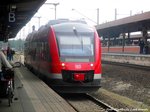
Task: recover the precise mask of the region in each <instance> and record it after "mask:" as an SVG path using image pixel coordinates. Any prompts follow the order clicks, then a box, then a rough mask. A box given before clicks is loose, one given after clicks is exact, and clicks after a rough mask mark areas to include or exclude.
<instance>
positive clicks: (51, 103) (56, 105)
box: [0, 67, 75, 112]
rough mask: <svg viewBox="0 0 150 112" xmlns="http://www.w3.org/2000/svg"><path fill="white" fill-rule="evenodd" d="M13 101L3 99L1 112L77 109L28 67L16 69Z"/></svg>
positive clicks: (47, 111) (61, 111) (53, 111)
mask: <svg viewBox="0 0 150 112" xmlns="http://www.w3.org/2000/svg"><path fill="white" fill-rule="evenodd" d="M15 72H16V73H15V91H14V98H13V103H12V105H11V106H10V107H9V106H8V100H6V99H2V102H1V103H0V112H75V110H74V109H73V108H72V107H71V106H70V105H69V104H68V103H67V102H66V101H65V100H64V99H63V98H61V97H60V96H59V95H58V94H57V93H56V92H54V91H53V90H52V89H51V88H49V87H48V86H47V85H46V84H45V83H44V82H42V81H41V80H40V79H38V78H37V77H36V76H34V75H33V74H32V73H31V72H30V71H29V70H28V69H27V68H25V67H21V68H16V69H15Z"/></svg>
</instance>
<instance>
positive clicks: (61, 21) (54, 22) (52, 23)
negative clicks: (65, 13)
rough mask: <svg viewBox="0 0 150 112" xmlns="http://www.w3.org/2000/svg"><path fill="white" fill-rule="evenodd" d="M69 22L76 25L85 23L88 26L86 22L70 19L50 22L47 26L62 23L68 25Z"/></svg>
mask: <svg viewBox="0 0 150 112" xmlns="http://www.w3.org/2000/svg"><path fill="white" fill-rule="evenodd" d="M68 22H75V23H83V24H87V23H86V22H85V21H84V20H69V19H57V20H50V21H49V22H48V23H47V25H49V26H51V25H56V24H61V23H68Z"/></svg>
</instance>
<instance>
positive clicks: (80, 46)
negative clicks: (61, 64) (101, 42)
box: [57, 34, 94, 62]
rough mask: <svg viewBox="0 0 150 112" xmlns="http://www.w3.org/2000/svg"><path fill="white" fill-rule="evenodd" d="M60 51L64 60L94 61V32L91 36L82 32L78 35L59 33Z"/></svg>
mask: <svg viewBox="0 0 150 112" xmlns="http://www.w3.org/2000/svg"><path fill="white" fill-rule="evenodd" d="M57 37H58V38H57V41H58V46H59V53H60V57H61V60H63V61H75V62H76V61H84V62H89V61H93V57H94V34H93V35H92V34H90V35H89V36H87V34H86V35H84V34H81V35H80V36H76V35H73V34H70V35H67V34H66V35H57Z"/></svg>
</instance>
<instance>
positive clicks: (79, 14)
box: [16, 0, 150, 39]
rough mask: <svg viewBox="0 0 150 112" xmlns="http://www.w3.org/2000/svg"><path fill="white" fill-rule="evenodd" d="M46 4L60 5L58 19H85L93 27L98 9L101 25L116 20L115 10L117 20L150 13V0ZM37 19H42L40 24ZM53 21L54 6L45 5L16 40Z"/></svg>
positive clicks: (67, 0) (58, 0)
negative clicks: (34, 28) (33, 28)
mask: <svg viewBox="0 0 150 112" xmlns="http://www.w3.org/2000/svg"><path fill="white" fill-rule="evenodd" d="M46 3H59V5H58V6H57V7H56V9H57V11H56V18H57V19H60V18H69V19H83V18H84V19H85V21H86V22H87V23H88V24H89V25H92V26H93V25H96V24H97V9H99V24H102V23H106V22H109V21H113V20H115V9H117V19H120V18H124V17H128V16H130V15H135V14H140V13H142V12H147V11H150V6H149V5H150V0H47V1H46ZM72 9H74V10H72ZM37 17H40V24H39V19H38V18H37ZM53 19H55V10H54V5H48V4H44V5H43V6H42V7H41V8H40V9H39V10H38V12H37V13H36V14H35V15H34V17H33V18H32V19H31V21H30V22H29V23H27V24H26V26H25V27H23V28H22V29H21V30H20V32H19V33H18V34H17V37H16V38H17V39H18V38H26V36H27V34H28V33H30V32H31V31H32V26H33V25H35V27H36V30H37V29H38V28H39V26H41V25H44V24H46V23H47V22H48V21H49V20H53Z"/></svg>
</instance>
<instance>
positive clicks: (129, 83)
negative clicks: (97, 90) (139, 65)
mask: <svg viewBox="0 0 150 112" xmlns="http://www.w3.org/2000/svg"><path fill="white" fill-rule="evenodd" d="M102 68H103V69H102V70H103V79H102V87H103V88H104V89H107V90H109V91H112V92H114V93H117V94H120V95H123V96H126V97H129V98H131V99H133V100H136V101H140V102H143V103H145V104H147V105H148V106H150V71H144V70H140V69H135V68H130V67H124V66H117V65H109V64H103V65H102Z"/></svg>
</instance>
